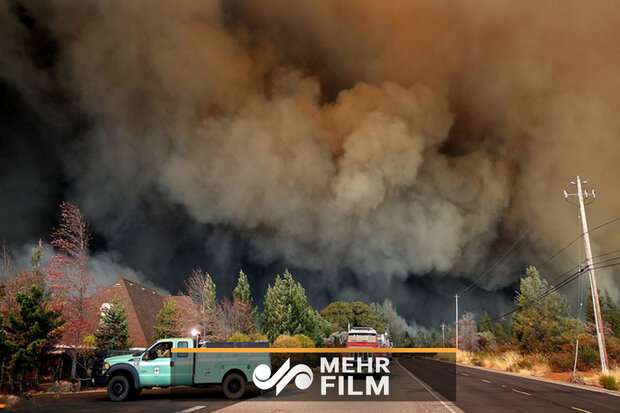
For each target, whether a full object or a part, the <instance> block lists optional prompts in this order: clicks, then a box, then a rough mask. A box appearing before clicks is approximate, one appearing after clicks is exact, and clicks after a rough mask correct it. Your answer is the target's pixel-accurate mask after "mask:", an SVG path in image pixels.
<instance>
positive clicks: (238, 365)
mask: <svg viewBox="0 0 620 413" xmlns="http://www.w3.org/2000/svg"><path fill="white" fill-rule="evenodd" d="M196 347H197V342H196V340H194V339H192V338H166V339H162V340H159V341H157V342H156V343H155V344H153V345H152V346H151V347H149V348H148V349H146V350H145V351H144V352H143V353H141V354H134V355H124V356H116V357H108V358H106V359H105V360H104V361H103V365H102V366H101V368H98V369H96V370H97V371H95V374H94V377H93V381H94V383H95V385H97V386H99V387H105V386H107V388H108V397H109V398H110V400H112V401H124V400H127V399H130V398H134V397H137V396H138V395H139V394H140V392H141V391H142V389H150V388H153V387H161V388H167V387H171V386H196V387H203V386H209V385H218V384H221V385H223V388H224V395H226V397H228V398H229V399H238V398H240V397H242V396H243V394H244V393H245V388H246V385H247V384H248V383H250V382H251V381H252V374H253V373H254V369H255V368H256V367H257V366H258V365H260V364H267V365H268V366H270V367H271V360H270V355H269V353H190V352H187V353H183V352H180V351H178V352H177V351H175V352H172V349H173V348H175V349H184V348H196ZM201 347H205V348H248V347H249V348H266V347H269V343H268V342H254V343H203V344H202V345H201Z"/></svg>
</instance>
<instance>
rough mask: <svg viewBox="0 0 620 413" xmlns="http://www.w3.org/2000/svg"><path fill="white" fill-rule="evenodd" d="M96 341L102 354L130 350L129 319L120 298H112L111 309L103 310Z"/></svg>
mask: <svg viewBox="0 0 620 413" xmlns="http://www.w3.org/2000/svg"><path fill="white" fill-rule="evenodd" d="M95 340H96V341H95V342H96V347H97V350H98V351H99V352H100V353H105V352H106V351H108V350H125V349H127V348H129V343H128V340H129V317H128V315H127V311H126V309H125V304H123V302H122V301H121V300H120V298H119V297H114V298H112V300H111V301H110V307H108V308H106V309H104V310H103V315H102V316H101V324H100V325H99V329H98V330H97V332H96V333H95Z"/></svg>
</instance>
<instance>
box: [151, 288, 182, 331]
mask: <svg viewBox="0 0 620 413" xmlns="http://www.w3.org/2000/svg"><path fill="white" fill-rule="evenodd" d="M180 323H181V309H180V308H179V306H178V305H177V302H176V300H175V299H174V298H172V297H168V298H167V299H166V300H165V301H164V306H163V307H162V309H161V310H159V312H158V313H157V318H156V319H155V326H154V327H153V340H154V341H157V340H160V339H162V338H168V337H180V336H181V327H180Z"/></svg>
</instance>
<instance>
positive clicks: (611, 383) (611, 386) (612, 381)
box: [598, 374, 618, 390]
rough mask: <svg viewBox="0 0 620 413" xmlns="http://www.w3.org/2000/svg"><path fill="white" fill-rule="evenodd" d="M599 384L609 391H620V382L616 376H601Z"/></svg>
mask: <svg viewBox="0 0 620 413" xmlns="http://www.w3.org/2000/svg"><path fill="white" fill-rule="evenodd" d="M598 382H599V383H601V386H603V387H605V388H606V389H607V390H618V382H617V381H616V378H615V377H614V376H610V375H607V374H603V375H601V376H599V378H598Z"/></svg>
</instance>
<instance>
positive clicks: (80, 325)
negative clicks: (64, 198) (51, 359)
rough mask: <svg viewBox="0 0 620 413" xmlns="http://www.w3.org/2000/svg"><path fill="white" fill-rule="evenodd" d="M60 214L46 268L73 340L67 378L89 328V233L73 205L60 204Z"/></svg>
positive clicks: (69, 334)
mask: <svg viewBox="0 0 620 413" xmlns="http://www.w3.org/2000/svg"><path fill="white" fill-rule="evenodd" d="M60 215H61V222H60V227H59V228H58V229H57V230H55V231H54V232H53V233H52V241H51V244H52V246H54V248H55V249H56V254H55V255H54V256H53V257H52V259H51V260H50V263H49V265H48V267H47V269H46V271H47V274H48V280H49V286H50V289H51V292H52V297H53V300H54V301H55V303H56V305H57V306H58V308H60V309H61V310H62V314H63V317H64V319H65V320H66V323H65V325H64V332H65V334H66V335H67V336H68V338H69V339H70V340H71V342H72V343H73V352H72V357H71V379H72V380H75V378H76V370H77V357H78V351H79V345H80V340H81V338H82V336H83V335H84V334H85V333H86V332H88V331H89V330H90V327H91V326H90V324H89V318H88V315H89V313H90V312H91V311H92V310H93V309H92V308H91V303H90V301H89V297H90V296H91V294H92V293H93V288H94V287H93V285H94V284H93V280H92V277H91V276H90V274H89V272H88V259H89V244H90V240H91V235H90V231H89V229H88V224H87V223H86V220H85V218H84V216H83V215H82V212H81V211H80V209H79V208H78V207H77V206H75V205H72V204H70V203H68V202H63V203H61V204H60Z"/></svg>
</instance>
